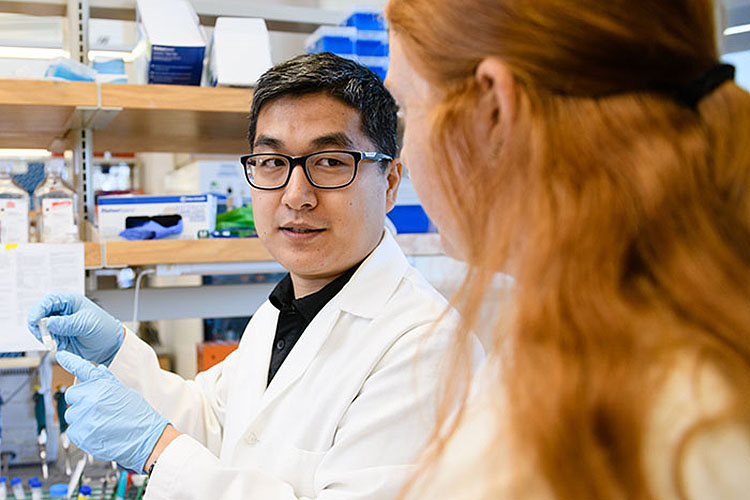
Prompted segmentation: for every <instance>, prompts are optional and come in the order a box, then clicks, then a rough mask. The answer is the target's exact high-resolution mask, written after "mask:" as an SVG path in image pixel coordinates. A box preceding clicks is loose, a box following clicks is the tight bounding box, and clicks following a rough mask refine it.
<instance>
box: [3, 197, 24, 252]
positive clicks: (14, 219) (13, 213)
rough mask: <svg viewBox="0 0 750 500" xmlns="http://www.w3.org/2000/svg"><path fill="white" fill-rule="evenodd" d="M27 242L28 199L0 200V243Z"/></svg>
mask: <svg viewBox="0 0 750 500" xmlns="http://www.w3.org/2000/svg"><path fill="white" fill-rule="evenodd" d="M28 242H29V201H28V200H24V199H13V200H7V199H6V200H0V243H3V244H5V243H28Z"/></svg>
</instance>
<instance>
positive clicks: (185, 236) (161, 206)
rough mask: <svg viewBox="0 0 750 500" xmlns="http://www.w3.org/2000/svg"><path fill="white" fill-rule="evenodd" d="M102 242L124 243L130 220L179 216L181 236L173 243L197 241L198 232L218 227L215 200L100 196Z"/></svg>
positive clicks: (207, 197) (201, 196)
mask: <svg viewBox="0 0 750 500" xmlns="http://www.w3.org/2000/svg"><path fill="white" fill-rule="evenodd" d="M97 213H98V222H99V239H100V240H101V241H109V240H122V239H123V238H121V237H120V236H119V235H120V232H121V231H123V230H124V229H125V228H126V219H127V218H128V217H138V216H155V215H180V216H181V217H182V224H183V229H182V233H181V234H175V235H170V236H167V237H166V238H165V239H170V240H194V239H197V238H198V232H199V231H203V230H207V231H209V232H210V231H213V230H214V229H215V228H216V197H215V196H213V195H210V194H198V195H166V196H131V195H128V196H100V197H99V201H98V206H97Z"/></svg>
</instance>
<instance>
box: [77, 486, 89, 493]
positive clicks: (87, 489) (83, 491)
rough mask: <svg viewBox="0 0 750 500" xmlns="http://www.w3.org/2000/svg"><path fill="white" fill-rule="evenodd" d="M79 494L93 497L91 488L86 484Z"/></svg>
mask: <svg viewBox="0 0 750 500" xmlns="http://www.w3.org/2000/svg"><path fill="white" fill-rule="evenodd" d="M78 493H80V494H81V495H91V486H89V485H88V484H84V485H83V486H81V489H80V490H78Z"/></svg>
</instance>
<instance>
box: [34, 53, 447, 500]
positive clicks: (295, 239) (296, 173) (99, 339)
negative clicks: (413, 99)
mask: <svg viewBox="0 0 750 500" xmlns="http://www.w3.org/2000/svg"><path fill="white" fill-rule="evenodd" d="M396 125H397V120H396V106H395V103H394V101H393V99H392V97H391V96H390V94H389V93H388V91H387V90H386V89H385V88H384V87H383V85H382V82H381V81H380V80H379V79H378V78H377V76H375V75H374V74H373V73H372V72H370V71H369V70H367V69H366V68H364V67H362V66H360V65H358V64H356V63H353V62H351V61H348V60H346V59H342V58H339V57H336V56H334V55H331V54H319V55H313V56H301V57H298V58H296V59H293V60H291V61H289V62H287V63H284V64H281V65H279V66H277V67H275V68H273V69H271V70H270V71H268V72H267V73H266V74H265V75H264V76H263V77H262V78H261V79H260V81H259V82H258V86H257V89H256V92H255V95H254V98H253V104H252V109H251V113H250V127H249V140H250V148H251V150H252V153H253V154H251V155H248V156H246V157H243V159H242V161H243V164H244V165H245V168H246V172H247V177H248V181H249V182H250V184H251V186H252V188H253V191H252V201H253V213H254V216H255V224H256V227H257V229H258V235H259V237H260V239H261V240H262V242H263V244H264V245H265V246H266V248H267V249H268V250H269V252H270V253H271V254H272V255H273V256H274V258H275V259H276V260H278V261H279V262H280V263H281V264H282V265H283V266H284V267H285V268H286V269H288V270H289V275H288V276H287V277H285V278H284V279H283V280H282V281H281V282H280V283H279V285H278V286H277V287H276V288H275V289H274V291H273V292H272V293H271V296H270V297H269V300H268V301H267V302H266V303H264V304H263V305H262V306H261V307H260V309H258V311H257V312H256V313H255V315H254V316H253V318H252V320H251V321H250V323H249V324H248V326H247V329H246V331H245V333H244V335H243V337H242V340H241V342H240V346H239V348H238V350H237V351H235V352H234V353H232V354H231V355H230V356H229V357H228V358H227V359H226V360H225V361H224V362H222V363H220V364H219V365H217V366H215V367H213V368H211V369H210V370H208V371H206V372H204V373H201V374H199V375H198V376H197V377H196V379H195V381H185V380H182V379H181V378H180V377H178V376H176V375H174V374H170V373H167V372H164V371H161V370H160V369H159V367H158V364H157V362H156V357H155V354H154V352H153V351H152V350H151V349H150V348H149V347H148V346H147V345H146V344H145V343H143V342H142V341H140V340H139V339H138V337H137V336H136V335H134V334H133V333H131V332H125V333H124V334H123V333H122V332H123V328H122V326H121V324H120V323H119V321H117V320H115V319H114V318H112V317H111V316H109V315H107V314H106V313H104V312H103V311H101V309H99V308H97V307H96V306H95V305H93V304H92V303H91V302H88V301H86V300H85V299H84V298H81V297H70V296H67V297H66V296H50V297H48V298H46V299H44V300H43V301H42V302H41V303H40V304H39V305H38V307H36V308H34V309H32V311H31V312H30V314H29V325H30V328H31V329H32V331H33V332H34V333H35V334H37V335H39V334H38V332H37V329H36V325H37V323H38V321H39V320H40V319H41V318H43V317H46V316H52V317H51V318H50V320H49V322H48V328H49V330H50V332H51V333H52V334H54V335H55V338H56V340H57V341H58V344H59V347H60V349H65V350H68V351H71V352H73V353H75V354H78V355H80V356H81V357H83V358H85V359H87V360H90V361H94V362H96V363H101V364H104V365H107V366H108V367H109V369H107V368H105V367H104V366H99V367H94V366H93V365H91V364H90V363H88V362H86V361H83V360H81V359H80V358H78V357H76V356H73V355H71V354H68V353H59V354H58V361H59V362H60V364H61V365H62V366H63V367H65V368H66V369H68V370H70V371H72V372H73V373H75V374H76V376H77V377H78V378H79V380H81V381H82V383H81V384H80V385H78V386H74V387H72V388H70V389H68V391H67V396H66V399H67V401H68V403H69V404H70V405H71V407H70V409H69V410H68V412H67V414H66V415H67V416H68V417H69V418H68V422H69V425H70V427H69V430H68V434H69V436H70V438H71V440H73V441H74V442H75V443H76V444H78V445H79V446H80V447H81V448H82V449H84V450H87V451H89V452H91V453H93V454H94V456H95V457H97V458H101V459H107V460H110V459H114V460H117V461H118V462H119V463H120V464H121V465H123V466H125V467H127V468H130V469H133V470H138V471H141V470H145V471H149V472H150V473H151V479H150V482H149V486H148V490H147V494H146V497H147V498H160V499H161V498H169V499H180V500H185V499H196V500H197V499H201V500H203V499H206V498H226V499H234V498H243V499H245V498H247V499H263V500H274V499H279V500H282V499H295V498H317V499H333V498H336V499H347V500H352V499H378V500H382V499H388V498H393V497H395V496H396V495H397V493H398V491H399V490H400V488H401V487H402V486H403V484H404V481H405V480H406V479H407V478H408V476H409V474H410V473H411V472H412V467H413V466H412V465H411V464H413V462H414V461H415V459H416V456H417V454H418V452H419V451H420V449H421V447H422V446H423V445H424V444H425V443H426V440H427V438H428V437H429V434H430V432H431V431H432V426H433V425H432V423H433V422H434V410H435V404H436V403H435V400H436V397H437V396H438V384H439V381H440V380H441V378H442V375H443V374H442V373H440V364H441V361H443V358H444V353H445V351H444V348H445V347H446V345H447V343H448V342H449V337H450V333H451V326H452V325H453V322H452V320H450V319H449V320H446V321H444V322H443V323H441V324H440V325H439V326H436V325H435V321H436V320H437V319H438V318H439V317H440V315H441V313H443V311H444V310H445V309H446V307H447V304H446V302H445V300H444V299H443V298H442V297H440V296H439V295H438V294H437V292H435V291H434V290H433V289H432V288H431V287H430V286H429V285H428V284H427V283H426V281H425V280H424V279H423V278H422V277H421V276H420V275H419V274H418V273H417V272H416V270H414V269H413V268H411V267H410V266H409V265H408V263H407V261H406V258H405V257H404V255H403V253H402V252H401V250H400V249H399V248H398V246H397V244H396V243H395V241H394V239H393V237H392V236H391V235H390V233H389V232H388V231H384V229H383V228H384V221H385V214H386V212H387V211H388V210H390V209H391V208H392V207H393V205H394V204H395V200H396V192H397V189H398V185H399V182H400V177H401V164H400V163H399V161H398V160H397V159H396V154H397V151H396V149H397V146H396ZM123 385H124V386H127V387H130V388H133V389H135V391H132V390H127V389H125V388H124V387H123Z"/></svg>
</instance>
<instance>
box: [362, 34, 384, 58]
mask: <svg viewBox="0 0 750 500" xmlns="http://www.w3.org/2000/svg"><path fill="white" fill-rule="evenodd" d="M356 52H357V55H358V56H365V57H368V56H371V57H384V56H388V32H387V31H372V30H357V42H356Z"/></svg>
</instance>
